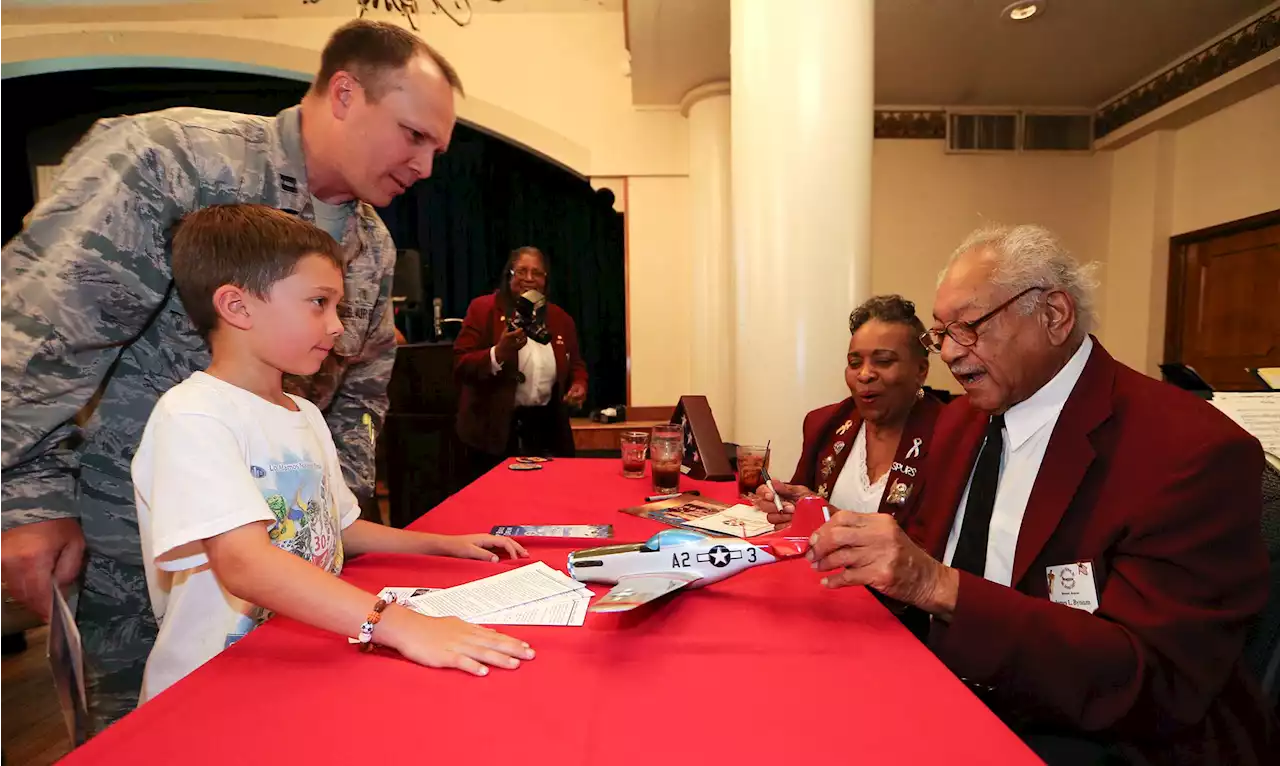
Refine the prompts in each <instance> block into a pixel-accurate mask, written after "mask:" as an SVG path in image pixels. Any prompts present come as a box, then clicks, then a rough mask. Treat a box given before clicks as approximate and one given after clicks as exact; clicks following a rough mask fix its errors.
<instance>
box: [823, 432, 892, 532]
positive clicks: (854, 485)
mask: <svg viewBox="0 0 1280 766" xmlns="http://www.w3.org/2000/svg"><path fill="white" fill-rule="evenodd" d="M852 449H853V452H852V453H850V455H849V461H848V462H846V463H845V464H844V470H843V471H841V472H840V475H839V476H837V477H836V485H835V486H834V487H832V488H831V505H833V506H835V507H836V508H839V509H840V510H842V511H856V512H858V513H879V512H880V499H881V498H882V497H884V485H885V484H886V483H888V481H889V471H885V472H884V475H883V476H881V477H880V478H879V479H877V480H876V481H875V483H872V481H871V478H870V473H869V472H868V471H867V424H866V423H865V422H863V423H862V425H860V426H858V435H857V436H855V437H854V439H853V447H852Z"/></svg>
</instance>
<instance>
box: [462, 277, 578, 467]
mask: <svg viewBox="0 0 1280 766" xmlns="http://www.w3.org/2000/svg"><path fill="white" fill-rule="evenodd" d="M506 327H507V317H506V315H505V314H504V313H503V312H502V310H501V307H500V306H499V304H498V295H497V293H492V294H490V295H482V296H480V297H479V298H476V299H475V300H473V301H471V305H470V306H468V307H467V316H466V318H465V319H464V320H463V323H462V330H461V331H460V332H459V333H458V338H457V339H456V340H455V341H454V342H453V376H454V379H455V380H456V381H457V382H458V387H459V389H460V390H459V396H458V436H459V437H460V438H461V439H462V441H463V442H464V443H465V444H467V445H469V446H471V447H474V448H475V449H479V450H482V451H484V452H488V453H489V454H492V455H502V454H504V453H505V452H506V449H507V437H508V435H509V432H510V430H511V413H512V411H513V410H514V409H515V403H516V386H517V385H518V381H517V379H516V373H517V370H516V367H515V365H514V364H508V365H507V366H506V367H505V368H504V369H502V370H500V371H499V372H498V374H497V375H494V374H493V368H492V366H491V361H490V358H489V349H490V348H492V347H493V346H495V345H497V343H498V340H499V339H500V338H501V337H502V333H503V332H505V331H506ZM547 331H548V332H549V333H551V345H552V347H553V348H554V349H555V357H556V385H555V388H554V389H553V390H552V393H551V405H552V406H554V407H557V408H558V410H559V417H557V422H559V423H560V424H561V433H560V434H559V435H558V436H559V441H560V443H561V444H562V446H563V447H565V448H567V454H572V448H573V432H572V430H571V429H570V427H569V410H568V409H567V408H566V406H565V405H564V403H563V401H562V400H563V397H564V395H565V394H566V393H568V391H569V388H570V386H572V385H573V384H574V383H581V384H582V385H583V386H584V387H585V386H586V385H587V365H586V362H584V361H582V355H581V354H580V353H578V331H577V328H576V327H575V326H574V324H573V320H572V319H571V318H570V317H569V315H568V314H566V313H565V312H564V309H562V308H560V307H559V306H557V305H555V304H553V303H548V304H547Z"/></svg>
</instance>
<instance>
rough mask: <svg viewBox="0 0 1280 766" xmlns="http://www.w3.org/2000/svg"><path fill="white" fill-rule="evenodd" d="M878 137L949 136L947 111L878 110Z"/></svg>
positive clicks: (942, 137)
mask: <svg viewBox="0 0 1280 766" xmlns="http://www.w3.org/2000/svg"><path fill="white" fill-rule="evenodd" d="M875 119H876V122H875V137H876V138H932V139H944V138H946V137H947V113H946V112H945V111H943V110H941V109H939V110H928V111H925V110H912V111H904V110H897V109H889V110H881V109H877V110H876V118H875Z"/></svg>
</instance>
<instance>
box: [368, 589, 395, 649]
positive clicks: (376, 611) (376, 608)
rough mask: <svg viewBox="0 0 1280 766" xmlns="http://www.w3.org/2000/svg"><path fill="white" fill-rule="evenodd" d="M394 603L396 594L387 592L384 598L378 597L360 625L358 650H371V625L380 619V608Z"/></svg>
mask: <svg viewBox="0 0 1280 766" xmlns="http://www.w3.org/2000/svg"><path fill="white" fill-rule="evenodd" d="M394 603H396V594H394V593H389V594H387V597H386V598H380V599H378V603H376V604H374V605H373V611H372V612H369V616H368V617H365V618H364V624H363V625H361V626H360V651H362V652H371V651H373V626H374V625H377V624H378V623H379V622H380V621H381V620H382V610H383V609H386V608H387V606H388V605H390V604H394Z"/></svg>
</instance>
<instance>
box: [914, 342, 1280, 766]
mask: <svg viewBox="0 0 1280 766" xmlns="http://www.w3.org/2000/svg"><path fill="white" fill-rule="evenodd" d="M987 420H988V413H986V412H983V411H981V410H978V409H976V408H974V407H973V406H971V405H970V404H969V401H968V398H967V397H963V398H961V399H958V400H956V401H954V402H952V403H951V404H950V405H949V406H947V407H946V409H945V410H944V411H943V413H942V416H941V417H940V418H939V419H938V423H937V427H936V429H935V431H934V445H933V450H932V453H931V455H930V460H929V461H928V465H927V466H926V467H925V470H927V471H928V473H929V494H928V497H927V499H926V500H925V502H924V505H923V507H922V508H921V509H920V513H919V514H918V515H917V516H916V519H915V524H913V526H914V527H916V528H915V529H914V530H908V531H909V532H912V537H914V538H916V539H917V540H922V541H924V545H925V548H926V550H928V551H929V552H930V553H931V555H933V556H934V557H936V558H938V559H939V560H941V558H942V557H943V554H944V551H945V549H946V544H947V537H948V535H949V533H950V530H951V526H952V522H953V521H954V518H955V512H956V508H957V507H958V505H959V503H960V499H961V497H962V495H963V493H964V490H965V487H966V485H967V484H968V481H969V475H970V472H971V471H972V469H973V466H974V463H975V461H976V460H977V453H978V449H979V447H980V446H981V444H982V439H983V434H984V431H985V429H986V426H987ZM1262 464H1263V458H1262V450H1261V447H1260V445H1259V444H1258V441H1257V440H1256V439H1254V438H1253V437H1252V436H1250V435H1249V434H1247V433H1246V432H1245V431H1243V430H1241V429H1240V428H1239V427H1238V426H1236V425H1235V424H1234V423H1233V422H1231V420H1229V419H1228V418H1227V417H1226V416H1225V415H1223V414H1222V413H1220V412H1218V410H1216V409H1214V408H1213V407H1212V406H1210V405H1209V404H1207V403H1206V402H1204V401H1201V400H1199V399H1197V398H1195V397H1194V396H1192V395H1190V394H1188V393H1186V392H1184V391H1181V390H1179V389H1176V388H1174V387H1173V386H1170V385H1168V384H1165V383H1162V382H1159V381H1156V380H1153V379H1151V378H1148V377H1146V376H1144V375H1141V374H1139V373H1137V372H1135V371H1133V370H1131V369H1129V368H1128V367H1125V366H1124V365H1122V364H1120V363H1119V362H1116V361H1115V360H1114V359H1112V358H1111V356H1110V355H1109V354H1107V352H1106V350H1104V349H1103V348H1102V346H1101V345H1100V344H1098V343H1097V341H1096V340H1095V341H1094V347H1093V351H1092V353H1091V355H1090V358H1089V361H1088V364H1087V365H1086V366H1085V369H1084V372H1083V373H1082V375H1081V377H1080V380H1079V382H1078V383H1077V384H1076V387H1075V389H1074V390H1073V391H1072V393H1071V395H1070V397H1069V398H1068V399H1067V402H1066V405H1065V407H1064V408H1063V410H1062V414H1061V416H1060V417H1059V418H1058V422H1057V424H1056V426H1055V427H1054V431H1053V435H1052V436H1051V437H1050V440H1049V445H1048V449H1047V452H1046V453H1045V456H1044V462H1043V464H1042V465H1041V469H1040V471H1039V473H1038V475H1037V477H1036V480H1035V484H1034V486H1033V489H1032V492H1031V496H1030V498H1029V499H1028V501H1027V508H1026V514H1025V516H1024V517H1023V521H1022V528H1021V531H1020V532H1019V535H1018V544H1017V549H1016V551H1015V554H1014V567H1013V579H1012V582H1013V587H1012V588H1007V587H1004V586H1003V585H998V584H996V583H992V582H988V581H987V580H984V579H983V578H981V577H977V576H974V575H972V574H969V573H967V572H961V573H960V590H959V595H958V599H957V603H956V610H955V613H954V615H953V617H952V619H951V622H950V624H948V623H944V622H942V621H940V620H934V622H933V626H932V629H931V631H930V634H929V639H928V640H929V646H930V648H931V649H932V650H933V651H934V652H935V653H936V654H937V656H938V657H939V658H940V659H941V660H942V661H943V662H944V663H945V664H946V665H947V666H948V667H950V668H951V669H952V671H954V672H955V673H956V674H957V675H958V676H960V677H961V678H964V679H965V680H967V681H969V682H970V683H971V684H973V685H975V686H976V687H979V688H981V689H982V691H983V692H984V694H983V696H984V698H985V699H987V701H988V703H989V704H990V705H991V706H992V709H993V710H995V711H996V712H997V713H998V714H1000V715H1002V716H1003V717H1005V719H1006V720H1008V721H1009V722H1010V723H1011V725H1013V726H1014V728H1020V729H1023V730H1027V731H1032V730H1034V731H1039V732H1046V731H1047V732H1055V731H1056V732H1059V733H1065V734H1067V735H1071V736H1086V737H1088V738H1090V739H1095V740H1097V741H1101V742H1104V743H1111V744H1114V745H1116V746H1118V747H1119V748H1120V749H1122V750H1123V751H1125V752H1126V753H1127V754H1128V755H1129V756H1130V758H1145V759H1149V761H1150V762H1152V763H1178V764H1193V763H1194V764H1237V765H1239V764H1262V763H1280V760H1275V757H1276V750H1277V744H1278V743H1277V739H1276V725H1275V720H1274V714H1273V713H1270V712H1267V711H1266V708H1265V706H1264V705H1263V703H1262V700H1261V696H1260V693H1259V691H1258V689H1257V686H1256V684H1255V683H1254V682H1253V680H1252V679H1251V678H1250V677H1249V675H1248V671H1247V670H1246V669H1245V667H1244V666H1243V665H1242V663H1241V659H1240V658H1241V650H1242V647H1243V646H1244V640H1245V631H1246V626H1247V625H1248V624H1249V621H1250V620H1251V619H1252V618H1253V617H1254V616H1255V615H1256V614H1257V613H1258V612H1259V611H1261V609H1262V608H1263V605H1264V603H1265V602H1266V597H1267V579H1268V562H1267V552H1266V548H1265V546H1264V543H1263V539H1262V534H1261V526H1260V525H1261V520H1260V518H1261V509H1262V497H1261V477H1262ZM1082 561H1089V562H1092V563H1093V567H1094V570H1095V582H1096V587H1097V592H1098V596H1099V607H1098V609H1097V611H1096V612H1095V613H1093V614H1089V613H1088V612H1085V611H1082V610H1079V609H1073V608H1071V607H1067V606H1063V605H1059V604H1054V603H1051V602H1050V601H1049V600H1048V584H1047V580H1046V575H1045V570H1046V568H1047V567H1050V566H1052V567H1055V568H1056V567H1058V566H1060V565H1067V564H1073V563H1076V562H1082ZM1137 762H1139V763H1141V762H1143V761H1142V760H1138V761H1137Z"/></svg>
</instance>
